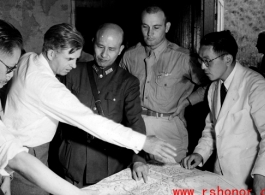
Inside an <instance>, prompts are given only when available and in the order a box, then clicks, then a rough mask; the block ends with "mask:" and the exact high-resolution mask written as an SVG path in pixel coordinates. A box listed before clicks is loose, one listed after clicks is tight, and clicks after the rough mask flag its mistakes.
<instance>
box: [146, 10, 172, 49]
mask: <svg viewBox="0 0 265 195" xmlns="http://www.w3.org/2000/svg"><path fill="white" fill-rule="evenodd" d="M141 28H142V34H143V38H144V41H145V43H146V45H147V46H149V47H151V48H153V49H155V48H156V47H157V46H159V44H160V43H161V42H162V41H163V40H165V36H166V33H167V32H168V31H169V28H170V23H169V22H167V23H165V15H164V13H163V12H161V11H158V12H157V13H151V14H149V13H143V16H142V26H141Z"/></svg>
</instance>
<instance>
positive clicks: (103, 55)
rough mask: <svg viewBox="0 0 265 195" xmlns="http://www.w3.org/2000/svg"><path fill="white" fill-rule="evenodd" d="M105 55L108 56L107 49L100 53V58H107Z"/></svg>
mask: <svg viewBox="0 0 265 195" xmlns="http://www.w3.org/2000/svg"><path fill="white" fill-rule="evenodd" d="M107 55H108V51H107V49H104V50H103V51H102V52H101V56H102V57H103V58H105V57H107Z"/></svg>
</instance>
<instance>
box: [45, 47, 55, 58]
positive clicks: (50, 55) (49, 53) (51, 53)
mask: <svg viewBox="0 0 265 195" xmlns="http://www.w3.org/2000/svg"><path fill="white" fill-rule="evenodd" d="M54 57H55V51H54V50H52V49H49V50H48V51H47V58H48V59H49V60H53V59H54Z"/></svg>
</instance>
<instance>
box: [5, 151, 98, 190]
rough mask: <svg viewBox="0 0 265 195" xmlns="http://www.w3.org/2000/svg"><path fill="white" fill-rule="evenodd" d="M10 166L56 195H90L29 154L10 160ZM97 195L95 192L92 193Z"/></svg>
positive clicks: (18, 155) (22, 154)
mask: <svg viewBox="0 0 265 195" xmlns="http://www.w3.org/2000/svg"><path fill="white" fill-rule="evenodd" d="M8 166H9V167H10V168H12V169H13V170H14V171H16V172H18V173H19V174H21V175H22V176H24V177H25V178H27V179H28V180H30V181H31V182H33V183H35V184H36V185H38V186H39V187H41V188H42V189H44V190H45V191H47V192H49V193H51V194H54V195H68V194H71V195H85V194H86V195H88V194H89V191H86V192H85V191H81V190H80V189H78V188H77V187H75V186H74V185H72V184H70V183H69V182H67V181H65V180H64V179H62V178H61V177H59V176H58V175H56V174H55V173H54V172H52V171H51V170H50V169H49V168H48V167H46V166H45V165H44V164H43V163H42V162H41V161H39V160H38V159H37V158H35V157H34V156H32V155H30V154H28V153H27V152H20V153H18V154H17V155H16V156H15V157H14V158H12V159H11V160H9V163H8ZM90 194H91V195H95V194H96V192H95V191H91V193H90Z"/></svg>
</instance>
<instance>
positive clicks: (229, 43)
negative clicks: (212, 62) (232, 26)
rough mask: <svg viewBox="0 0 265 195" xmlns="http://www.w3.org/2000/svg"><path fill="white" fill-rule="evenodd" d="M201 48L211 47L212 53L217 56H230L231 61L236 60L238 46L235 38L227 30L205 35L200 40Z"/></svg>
mask: <svg viewBox="0 0 265 195" xmlns="http://www.w3.org/2000/svg"><path fill="white" fill-rule="evenodd" d="M200 45H201V46H203V45H205V46H213V51H214V52H215V53H217V54H220V55H221V54H225V53H228V54H231V55H232V56H233V61H235V60H236V55H237V51H238V46H237V43H236V40H235V38H234V37H233V35H232V34H231V32H230V31H229V30H224V31H220V32H212V33H209V34H207V35H205V36H204V37H203V38H202V40H201V44H200Z"/></svg>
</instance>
